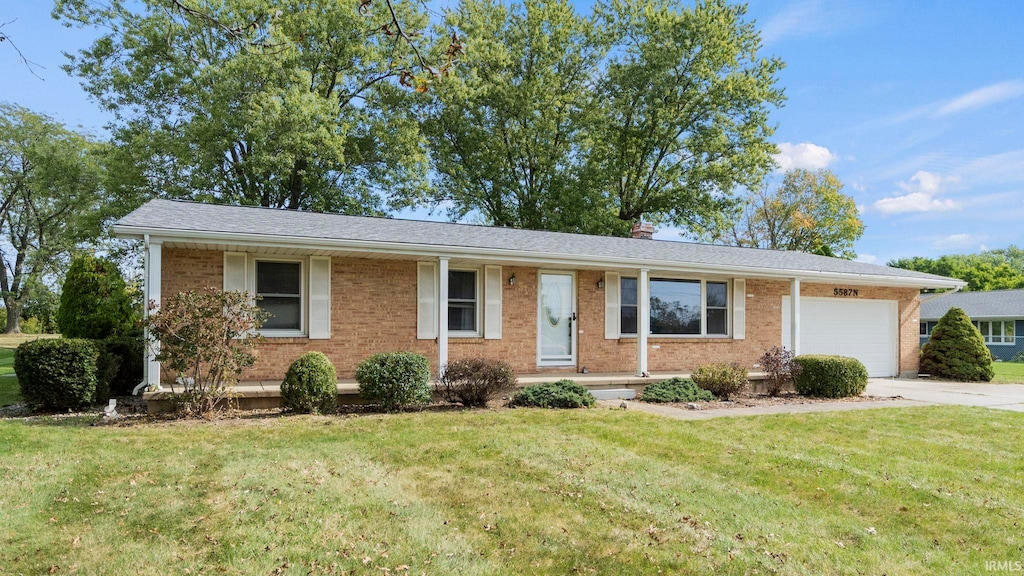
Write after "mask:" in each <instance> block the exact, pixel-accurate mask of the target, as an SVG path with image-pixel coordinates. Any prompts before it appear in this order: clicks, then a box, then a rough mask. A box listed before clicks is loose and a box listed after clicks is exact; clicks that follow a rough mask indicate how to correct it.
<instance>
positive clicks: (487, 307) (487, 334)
mask: <svg viewBox="0 0 1024 576" xmlns="http://www.w3.org/2000/svg"><path fill="white" fill-rule="evenodd" d="M501 289H502V282H501V266H484V338H485V339H487V340H501Z"/></svg>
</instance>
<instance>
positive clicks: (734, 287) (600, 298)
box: [114, 200, 963, 384]
mask: <svg viewBox="0 0 1024 576" xmlns="http://www.w3.org/2000/svg"><path fill="white" fill-rule="evenodd" d="M635 231H636V232H637V233H638V234H637V235H639V236H643V237H642V238H615V237H603V236H587V235H579V234H566V233H557V232H542V231H531V230H519V229H511V228H501V227H488V226H475V225H467V224H452V223H441V222H422V221H410V220H398V219H388V218H368V217H358V216H343V215H336V214H321V213H313V212H297V211H285V210H274V209H267V208H256V207H242V206H222V205H211V204H198V203H191V202H179V201H169V200H153V201H151V202H149V203H147V204H146V205H144V206H142V207H141V208H139V209H138V210H136V211H134V212H132V213H131V214H129V215H127V216H125V217H124V218H122V219H121V220H120V221H118V222H117V223H116V224H115V225H114V233H115V235H116V236H117V237H119V238H125V239H138V240H143V241H144V244H145V261H146V272H145V288H144V290H145V297H146V299H147V301H153V302H155V303H156V304H157V305H159V303H160V301H161V299H163V298H167V297H168V296H170V295H171V294H174V293H176V292H178V291H184V290H189V289H200V288H203V287H208V286H215V287H219V288H224V289H227V290H246V291H249V292H252V293H254V294H257V295H259V296H260V298H261V299H260V301H259V303H260V305H261V306H262V307H263V308H265V309H266V310H267V311H268V312H270V313H271V314H273V317H272V318H271V319H270V320H269V321H268V322H267V323H266V325H265V326H264V327H263V330H262V333H263V335H264V336H266V339H265V341H264V342H263V344H261V345H260V349H259V360H258V363H257V365H256V366H255V367H254V368H252V369H251V370H250V371H249V372H248V373H247V374H245V375H244V376H243V379H244V380H251V381H264V382H271V381H278V382H280V380H281V379H282V377H283V376H284V373H285V371H286V370H287V368H288V365H289V364H290V363H291V362H292V361H293V360H294V359H295V358H297V357H298V356H300V355H301V354H303V353H304V352H307V351H311V350H318V351H322V352H324V353H325V354H327V356H328V357H330V359H331V360H332V361H333V362H334V364H335V366H336V367H337V370H338V376H339V379H346V378H352V377H353V375H354V373H355V369H356V365H357V364H358V363H359V361H360V360H362V359H363V358H365V357H367V356H369V355H370V354H373V353H376V352H385V351H399V350H401V351H413V352H418V353H421V354H423V355H425V356H427V357H428V358H429V359H430V361H431V367H432V370H434V372H435V373H436V372H437V370H438V369H439V367H442V366H444V365H445V364H446V363H447V362H448V361H449V360H451V359H455V358H464V357H474V356H484V357H496V358H502V359H504V360H507V361H508V362H510V363H511V364H512V366H513V367H514V368H515V370H516V371H517V372H518V373H519V374H520V375H530V374H544V373H575V372H589V373H590V374H595V373H619V374H622V373H631V374H635V375H640V376H643V375H646V374H648V373H654V372H662V373H685V372H688V371H691V370H692V369H694V368H696V367H697V366H699V365H701V364H705V363H708V362H715V361H720V362H738V363H740V364H742V365H744V366H747V367H748V368H751V369H753V368H754V364H755V363H756V362H757V360H758V358H759V357H760V356H761V355H762V354H763V353H764V351H765V350H767V349H768V348H771V347H772V346H778V345H785V346H786V347H788V348H790V349H792V350H794V351H796V352H797V353H826V354H843V355H847V356H854V357H857V358H859V359H861V360H862V361H863V362H864V363H865V365H866V366H867V367H868V370H869V372H870V373H871V375H872V376H890V375H897V374H916V373H917V368H918V350H919V340H918V333H917V332H915V331H914V330H915V329H916V328H918V322H919V299H918V294H919V291H920V290H921V289H924V288H956V287H959V286H962V285H963V283H962V282H961V281H959V280H954V279H950V278H944V277H940V276H934V275H929V274H922V273H918V272H913V271H908V270H900V269H894V268H888V267H885V266H877V265H873V264H867V263H862V262H851V261H848V260H841V259H837V258H828V257H824V256H816V255H811V254H804V253H799V252H785V251H771V250H757V249H749V248H735V247H726V246H711V245H703V244H694V243H685V242H675V241H660V240H653V239H650V232H651V228H650V227H649V225H640V226H638V227H635ZM165 379H166V377H165ZM160 381H161V374H160V365H159V363H157V362H156V361H155V360H153V359H150V360H149V361H148V362H147V364H146V382H147V383H149V384H157V383H159V382H160Z"/></svg>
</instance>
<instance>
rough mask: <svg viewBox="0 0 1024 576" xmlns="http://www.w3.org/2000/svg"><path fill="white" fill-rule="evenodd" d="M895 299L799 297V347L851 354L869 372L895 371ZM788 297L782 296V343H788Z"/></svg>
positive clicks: (888, 373)
mask: <svg viewBox="0 0 1024 576" xmlns="http://www.w3.org/2000/svg"><path fill="white" fill-rule="evenodd" d="M896 313H897V306H896V302H895V301H892V300H840V299H836V298H802V299H801V300H800V349H801V350H800V351H801V353H803V354H835V355H839V356H852V357H854V358H857V359H858V360H860V361H861V362H863V363H864V366H865V367H866V368H867V369H868V374H870V375H871V376H892V375H895V374H896V373H897V365H896V358H897V350H896V346H897V345H898V338H897V335H896V326H897V324H896ZM789 325H790V298H789V297H788V296H785V297H783V298H782V332H783V333H782V343H783V346H786V347H789V346H790V342H789V340H790V328H789Z"/></svg>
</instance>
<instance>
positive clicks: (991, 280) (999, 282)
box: [887, 245, 1024, 291]
mask: <svg viewBox="0 0 1024 576" xmlns="http://www.w3.org/2000/svg"><path fill="white" fill-rule="evenodd" d="M887 265H888V266H893V267H895V268H904V269H906V270H916V271H918V272H927V273H929V274H938V275H939V276H948V277H950V278H958V279H960V280H963V281H965V282H967V286H966V287H965V288H964V290H965V291H971V290H1011V289H1015V288H1024V250H1021V249H1020V248H1017V247H1016V246H1012V245H1011V246H1009V247H1007V248H1004V249H998V250H988V251H984V252H981V253H979V254H946V255H944V256H939V257H938V258H925V257H923V256H912V257H910V258H900V259H898V260H892V261H890V262H888V264H887Z"/></svg>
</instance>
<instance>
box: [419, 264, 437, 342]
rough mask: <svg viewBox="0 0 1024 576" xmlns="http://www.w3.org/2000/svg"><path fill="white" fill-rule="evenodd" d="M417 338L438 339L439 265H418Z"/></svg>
mask: <svg viewBox="0 0 1024 576" xmlns="http://www.w3.org/2000/svg"><path fill="white" fill-rule="evenodd" d="M416 338H417V339H419V340H433V339H435V338H437V263H436V262H417V263H416Z"/></svg>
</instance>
